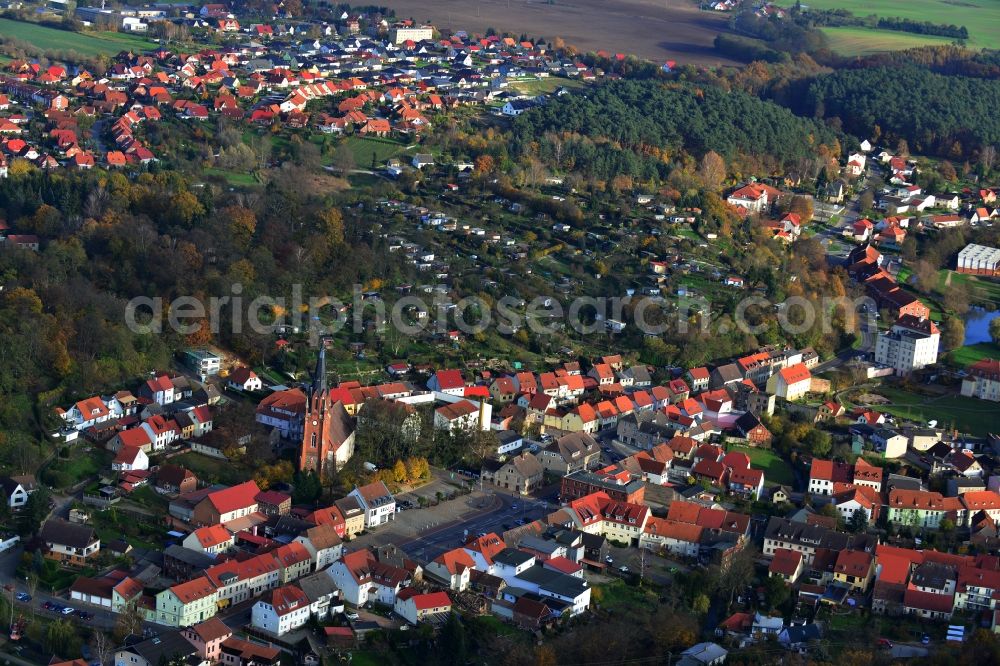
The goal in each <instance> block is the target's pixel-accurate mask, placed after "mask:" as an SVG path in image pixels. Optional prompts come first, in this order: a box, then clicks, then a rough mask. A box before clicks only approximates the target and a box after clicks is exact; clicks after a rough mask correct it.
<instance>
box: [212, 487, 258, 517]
mask: <svg viewBox="0 0 1000 666" xmlns="http://www.w3.org/2000/svg"><path fill="white" fill-rule="evenodd" d="M259 493H260V488H258V487H257V484H256V483H255V482H253V481H245V482H243V483H241V484H239V485H236V486H232V487H231V488H225V489H223V490H217V491H215V492H214V493H210V494H209V495H208V497H207V499H208V501H209V502H211V503H212V506H213V507H215V510H216V511H218V512H219V513H220V514H224V513H230V512H232V511H236V510H237V509H244V508H247V507H250V506H254V505H256V504H257V500H256V499H255V498H256V497H257V495H258V494H259Z"/></svg>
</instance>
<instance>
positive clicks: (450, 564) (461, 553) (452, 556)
mask: <svg viewBox="0 0 1000 666" xmlns="http://www.w3.org/2000/svg"><path fill="white" fill-rule="evenodd" d="M434 561H435V562H437V563H438V564H440V565H442V566H443V567H444V568H445V569H447V570H448V573H450V574H452V575H455V574H459V573H461V572H462V571H463V570H464V569H474V568H475V567H476V563H475V561H474V560H473V559H472V556H471V555H469V553H468V552H466V551H465V549H464V548H455V549H453V550H449V551H445V552H444V553H441V554H440V555H439V556H438V557H437V558H435V560H434Z"/></svg>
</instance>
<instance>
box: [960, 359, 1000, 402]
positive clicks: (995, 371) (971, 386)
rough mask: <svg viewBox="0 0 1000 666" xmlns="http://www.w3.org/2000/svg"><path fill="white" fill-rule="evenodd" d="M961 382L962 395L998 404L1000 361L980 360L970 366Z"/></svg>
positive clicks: (999, 399)
mask: <svg viewBox="0 0 1000 666" xmlns="http://www.w3.org/2000/svg"><path fill="white" fill-rule="evenodd" d="M967 372H968V376H967V377H965V378H964V379H963V380H962V395H964V396H967V397H970V398H979V399H980V400H992V401H993V402H1000V360H993V359H988V358H987V359H982V360H980V361H976V362H975V363H973V364H972V365H970V366H969V367H968V369H967Z"/></svg>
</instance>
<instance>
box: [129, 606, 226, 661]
mask: <svg viewBox="0 0 1000 666" xmlns="http://www.w3.org/2000/svg"><path fill="white" fill-rule="evenodd" d="M181 635H182V636H183V637H184V638H186V639H187V641H188V642H189V643H191V645H193V646H194V648H195V650H196V651H197V654H198V656H199V657H201V658H202V659H203V660H205V661H208V662H210V663H213V664H214V663H217V662H219V661H220V660H221V658H222V644H223V642H225V640H226V639H227V638H229V637H231V636H232V635H233V630H232V629H230V628H229V627H227V626H226V623H225V622H223V621H222V620H220V619H219V618H217V617H212V618H209V619H207V620H205V621H204V622H199V623H198V624H195V625H193V626H190V627H186V628H184V629H182V630H181ZM115 663H116V664H117V663H119V662H117V661H116V662H115Z"/></svg>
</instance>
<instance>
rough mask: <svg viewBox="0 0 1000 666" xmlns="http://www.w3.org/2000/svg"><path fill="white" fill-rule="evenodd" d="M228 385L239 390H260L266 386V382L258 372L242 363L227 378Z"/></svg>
mask: <svg viewBox="0 0 1000 666" xmlns="http://www.w3.org/2000/svg"><path fill="white" fill-rule="evenodd" d="M226 386H228V387H230V388H233V389H237V390H239V391H259V390H261V389H262V388H264V383H263V382H262V381H261V380H260V377H258V376H257V373H256V372H254V371H253V370H251V369H250V368H248V367H246V366H245V365H241V366H240V367H238V368H236V369H235V370H233V371H232V372H230V373H229V377H227V378H226Z"/></svg>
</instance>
